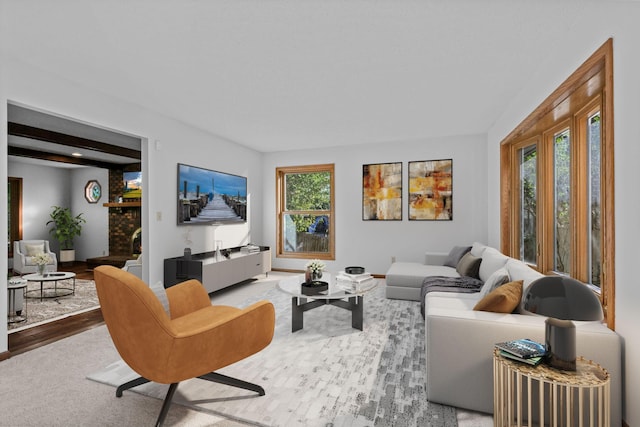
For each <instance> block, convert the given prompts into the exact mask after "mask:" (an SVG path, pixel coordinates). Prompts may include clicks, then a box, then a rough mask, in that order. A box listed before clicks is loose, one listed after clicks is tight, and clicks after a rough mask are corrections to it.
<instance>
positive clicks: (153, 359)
mask: <svg viewBox="0 0 640 427" xmlns="http://www.w3.org/2000/svg"><path fill="white" fill-rule="evenodd" d="M94 279H95V282H96V289H97V292H98V299H99V301H100V306H101V309H102V314H103V317H104V321H105V323H106V324H107V328H108V330H109V334H110V335H111V338H112V340H113V343H114V345H115V347H116V349H117V350H118V352H119V353H120V356H121V357H122V359H123V360H124V361H125V362H126V363H127V364H128V365H129V366H130V367H131V368H132V369H133V370H134V371H136V372H137V373H138V374H139V375H140V378H137V379H134V380H132V381H129V382H128V383H126V384H123V385H121V386H120V387H118V389H117V390H116V396H118V397H121V396H122V392H123V391H124V390H127V389H129V388H131V387H135V386H137V385H140V384H144V383H147V382H149V381H153V382H157V383H161V384H170V386H169V390H168V392H167V395H166V398H165V400H164V403H163V405H162V409H161V411H160V415H159V416H158V420H157V422H156V425H157V426H160V425H162V423H163V422H164V419H165V417H166V415H167V412H168V410H169V406H170V405H171V400H172V398H173V395H174V393H175V391H176V389H177V387H178V383H179V382H180V381H184V380H188V379H190V378H201V379H205V380H209V381H214V382H218V383H222V384H226V385H230V386H234V387H240V388H243V389H247V390H251V391H255V392H256V393H258V394H259V395H264V394H265V391H264V389H263V388H262V387H260V386H259V385H256V384H251V383H248V382H245V381H242V380H239V379H235V378H231V377H228V376H225V375H222V374H218V373H216V372H213V371H215V370H217V369H220V368H223V367H225V366H228V365H230V364H232V363H235V362H238V361H240V360H242V359H244V358H246V357H249V356H251V355H252V354H255V353H257V352H259V351H260V350H262V349H264V348H265V347H266V346H267V345H269V343H271V340H272V338H273V331H274V325H275V311H274V308H273V304H271V303H270V302H268V301H260V302H257V303H255V304H253V305H251V306H249V307H246V308H244V309H239V308H234V307H229V306H218V305H212V304H211V301H210V299H209V295H208V294H207V292H206V290H205V289H204V287H203V286H202V284H201V283H200V282H199V281H197V280H188V281H186V282H182V283H179V284H177V285H175V286H172V287H170V288H168V289H166V296H167V299H168V301H169V309H170V313H169V314H168V313H167V312H166V311H165V309H164V308H163V306H162V304H161V303H160V301H159V300H158V298H157V297H156V294H154V292H153V291H152V289H151V288H150V287H149V286H147V284H146V283H144V282H143V281H142V280H141V279H139V278H138V277H136V276H134V275H133V274H131V273H128V272H126V271H124V270H122V269H120V268H116V267H113V266H107V265H103V266H100V267H96V268H95V269H94Z"/></svg>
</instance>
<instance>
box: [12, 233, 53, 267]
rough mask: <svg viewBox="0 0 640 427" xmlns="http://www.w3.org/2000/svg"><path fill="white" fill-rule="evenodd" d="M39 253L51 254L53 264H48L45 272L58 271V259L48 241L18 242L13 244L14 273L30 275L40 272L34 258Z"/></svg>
mask: <svg viewBox="0 0 640 427" xmlns="http://www.w3.org/2000/svg"><path fill="white" fill-rule="evenodd" d="M39 253H45V254H49V256H50V257H51V263H49V264H47V266H46V267H45V271H48V272H52V271H57V270H58V258H57V257H56V254H55V253H53V252H51V249H49V241H48V240H16V241H15V242H13V271H14V273H16V274H28V273H35V272H37V271H38V267H37V266H36V264H35V263H34V262H33V260H32V257H33V256H34V255H36V254H39Z"/></svg>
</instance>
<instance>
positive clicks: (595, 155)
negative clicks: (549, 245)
mask: <svg viewBox="0 0 640 427" xmlns="http://www.w3.org/2000/svg"><path fill="white" fill-rule="evenodd" d="M587 126H588V129H587V135H588V143H589V202H590V205H591V206H590V208H591V209H590V214H589V230H590V233H589V240H590V242H589V252H590V253H589V270H590V271H589V273H590V274H589V276H590V277H591V283H592V284H593V285H596V286H598V287H599V286H600V272H601V269H602V259H601V247H602V233H601V226H602V224H601V219H600V218H601V216H600V206H601V205H602V204H601V198H600V181H601V175H600V171H601V163H600V148H601V146H600V130H601V129H600V112H597V113H595V114H594V115H592V116H591V117H589V120H588V124H587Z"/></svg>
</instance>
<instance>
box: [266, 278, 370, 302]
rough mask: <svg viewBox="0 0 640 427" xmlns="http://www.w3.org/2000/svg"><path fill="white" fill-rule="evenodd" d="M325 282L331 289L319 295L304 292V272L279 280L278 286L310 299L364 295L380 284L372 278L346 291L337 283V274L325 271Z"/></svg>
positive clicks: (294, 294) (291, 293) (285, 290)
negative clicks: (354, 288)
mask: <svg viewBox="0 0 640 427" xmlns="http://www.w3.org/2000/svg"><path fill="white" fill-rule="evenodd" d="M320 280H321V281H323V282H327V283H328V284H329V289H328V290H327V292H326V293H324V294H318V295H306V294H303V293H302V288H301V285H302V282H304V274H300V275H296V276H291V277H287V278H285V279H282V280H280V282H278V285H277V288H278V289H280V290H281V291H283V292H286V293H288V294H290V295H292V296H294V297H300V298H308V299H316V300H317V299H342V298H349V297H355V296H362V295H364V294H366V293H367V292H370V291H372V290H373V289H375V288H376V287H377V286H378V280H377V279H372V280H371V281H368V282H366V283H363V284H362V285H361V286H359V287H358V289H357V290H350V291H346V290H344V289H342V288H340V287H339V286H338V285H337V284H336V279H335V276H334V275H332V274H330V273H323V274H322V278H321V279H320Z"/></svg>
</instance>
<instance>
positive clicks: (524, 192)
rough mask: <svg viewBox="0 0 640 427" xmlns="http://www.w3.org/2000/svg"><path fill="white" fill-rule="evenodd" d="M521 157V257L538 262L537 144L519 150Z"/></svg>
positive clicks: (529, 261)
mask: <svg viewBox="0 0 640 427" xmlns="http://www.w3.org/2000/svg"><path fill="white" fill-rule="evenodd" d="M518 155H519V158H520V259H521V260H523V261H524V262H526V263H529V264H534V265H535V264H537V257H536V253H537V247H538V240H537V236H536V225H537V221H536V220H537V218H536V215H537V197H538V196H537V194H538V189H537V175H538V170H537V168H538V150H537V148H536V146H535V145H531V146H528V147H525V148H523V149H521V150H519V151H518Z"/></svg>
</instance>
